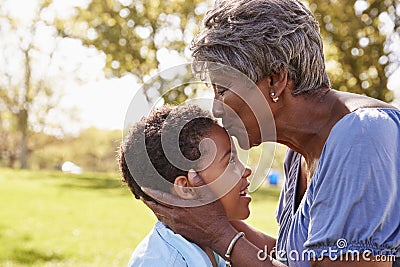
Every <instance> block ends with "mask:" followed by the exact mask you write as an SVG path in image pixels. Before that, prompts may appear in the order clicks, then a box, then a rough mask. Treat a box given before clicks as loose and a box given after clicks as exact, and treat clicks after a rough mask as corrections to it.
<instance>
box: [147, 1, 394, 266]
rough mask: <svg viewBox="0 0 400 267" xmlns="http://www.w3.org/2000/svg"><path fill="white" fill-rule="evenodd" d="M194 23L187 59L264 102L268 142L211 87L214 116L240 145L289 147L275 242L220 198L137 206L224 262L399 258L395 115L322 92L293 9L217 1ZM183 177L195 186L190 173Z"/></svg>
mask: <svg viewBox="0 0 400 267" xmlns="http://www.w3.org/2000/svg"><path fill="white" fill-rule="evenodd" d="M204 26H205V28H204V29H203V30H202V32H201V33H200V34H199V35H198V36H197V38H196V39H195V40H194V42H193V45H192V51H193V57H194V60H195V61H196V62H200V61H208V62H216V63H221V64H224V65H227V66H230V67H232V68H234V69H237V70H239V71H240V72H242V73H244V74H245V75H246V76H247V77H249V78H250V79H251V80H252V81H253V82H254V83H255V84H256V85H257V87H258V89H259V91H260V92H261V93H262V95H263V97H264V98H265V101H266V103H267V104H268V105H269V108H270V110H271V112H272V115H273V118H274V120H275V127H276V140H268V139H263V138H262V135H261V134H260V129H259V128H260V127H259V125H258V123H257V121H256V120H255V116H254V114H253V113H252V111H253V108H254V107H249V106H248V105H247V104H246V102H245V101H244V100H243V99H242V98H241V97H240V96H239V95H238V94H237V93H235V92H234V91H232V90H230V88H227V87H222V86H214V93H215V99H216V101H215V104H214V107H213V112H214V114H215V116H217V117H221V118H222V120H223V123H224V125H225V126H227V128H228V131H229V132H230V133H232V134H233V135H237V137H238V139H239V143H243V144H244V143H246V142H247V143H248V144H249V145H250V146H257V145H259V144H260V143H262V142H267V141H277V142H279V143H281V144H284V145H286V146H288V147H289V150H288V152H287V156H286V160H285V166H284V168H285V175H286V180H285V184H284V186H283V189H282V193H281V197H280V200H279V206H278V209H277V214H276V218H277V221H278V223H279V226H280V229H279V233H278V237H277V239H275V238H273V237H270V236H267V235H265V234H263V233H261V232H258V231H257V230H255V229H253V228H251V227H250V226H248V225H246V224H245V223H244V222H235V223H229V222H228V220H227V218H226V216H225V214H224V211H223V209H222V207H221V204H220V203H219V201H215V202H212V203H209V204H207V206H208V207H201V206H200V207H197V208H195V209H188V208H183V207H170V206H165V205H162V204H159V203H155V202H146V204H147V205H148V206H149V207H150V208H151V209H152V210H153V211H154V212H155V213H156V215H157V216H158V218H159V219H160V220H162V221H164V222H168V225H170V226H171V227H172V228H173V229H174V230H175V232H178V233H180V234H182V235H183V236H185V237H187V238H188V239H189V240H193V241H195V242H196V243H199V244H204V245H207V246H209V247H211V248H213V249H214V250H215V251H216V252H217V253H218V254H220V255H225V258H227V259H228V260H230V261H231V262H232V263H233V265H234V266H285V265H289V266H298V267H306V266H329V267H332V266H377V267H378V266H379V267H380V266H382V267H383V266H392V264H393V266H394V265H395V264H396V263H393V260H394V257H393V256H397V257H399V256H400V158H399V152H398V151H400V111H399V110H397V109H395V108H394V107H392V106H390V105H388V104H386V103H383V102H381V101H378V100H375V99H371V98H368V97H365V96H359V95H354V94H350V93H344V92H339V91H336V90H334V89H332V88H330V81H329V78H328V75H327V73H326V70H325V62H324V61H325V60H324V55H323V47H322V40H321V36H320V33H319V26H318V23H317V22H316V20H315V17H314V16H313V15H312V13H311V12H310V11H309V10H308V9H307V8H306V7H305V6H304V5H303V4H302V3H301V2H299V1H294V0H230V1H228V0H222V1H217V2H216V4H215V6H214V7H213V9H212V10H210V11H209V12H208V13H207V15H206V17H205V19H204ZM242 90H244V91H246V90H248V92H244V94H248V95H249V94H252V93H253V92H252V91H251V90H254V89H246V88H242ZM227 107H229V108H230V109H231V110H232V111H234V112H235V113H236V114H237V115H238V116H239V117H240V119H241V121H242V123H243V124H244V127H245V128H246V131H247V132H248V133H249V134H248V137H247V140H241V138H243V137H241V136H240V134H238V133H237V132H238V131H236V132H235V125H236V122H235V121H232V119H231V118H229V117H228V116H227V114H228V113H229V112H228V111H227ZM191 179H192V184H194V185H201V184H202V181H201V177H199V176H195V177H193V178H191ZM150 193H151V194H153V195H156V196H157V192H150ZM158 197H159V198H163V200H168V201H171V199H172V198H173V197H172V196H169V195H161V194H159V195H158ZM201 197H205V195H204V192H203V193H201V194H199V198H201ZM210 206H212V208H213V210H214V212H213V214H210V213H209V210H210ZM202 211H203V212H202ZM271 216H272V215H271ZM240 232H244V233H245V236H243V235H242V234H240ZM264 248H268V249H267V251H261V250H260V249H262V250H264ZM261 252H263V253H264V254H265V253H266V254H271V255H275V256H274V257H275V258H273V257H262V254H263V253H261ZM273 252H275V253H273ZM390 255H392V257H390ZM397 264H398V261H397Z"/></svg>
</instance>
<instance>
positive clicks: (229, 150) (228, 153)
mask: <svg viewBox="0 0 400 267" xmlns="http://www.w3.org/2000/svg"><path fill="white" fill-rule="evenodd" d="M231 153H232V150H231V149H228V151H226V152H225V154H224V155H223V156H222V157H221V159H220V160H219V161H222V160H223V159H224V158H225V157H226V156H228V155H230V154H231Z"/></svg>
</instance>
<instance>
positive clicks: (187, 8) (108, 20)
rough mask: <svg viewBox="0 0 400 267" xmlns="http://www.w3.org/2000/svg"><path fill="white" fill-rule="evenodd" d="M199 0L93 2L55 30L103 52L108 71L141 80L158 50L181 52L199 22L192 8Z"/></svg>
mask: <svg viewBox="0 0 400 267" xmlns="http://www.w3.org/2000/svg"><path fill="white" fill-rule="evenodd" d="M199 3H202V1H199V0H195V1H183V0H167V1H159V0H156V1H154V0H151V1H150V0H141V1H132V0H108V1H103V0H92V1H91V2H90V4H89V5H88V7H85V8H79V10H78V15H77V16H76V17H75V18H74V19H73V20H70V21H69V22H65V21H62V22H60V24H59V28H60V29H61V30H62V32H63V33H64V34H65V35H69V36H76V37H79V38H82V39H83V40H84V42H85V43H86V44H88V45H94V46H95V47H96V48H97V49H99V50H101V51H104V53H105V54H106V55H107V66H106V73H107V74H113V75H116V76H121V75H123V74H124V73H125V72H132V73H133V74H136V75H138V76H139V77H140V78H141V77H142V76H144V75H147V74H149V73H150V71H151V70H153V69H157V67H158V59H157V55H156V54H157V50H158V49H161V48H163V47H164V48H168V49H173V50H176V51H179V52H180V53H183V51H184V48H185V47H186V46H187V45H188V43H189V42H190V37H191V36H192V34H193V31H194V30H195V29H193V27H195V26H196V25H197V23H198V21H199V20H200V16H199V15H197V14H196V12H195V10H196V7H197V6H198V5H199Z"/></svg>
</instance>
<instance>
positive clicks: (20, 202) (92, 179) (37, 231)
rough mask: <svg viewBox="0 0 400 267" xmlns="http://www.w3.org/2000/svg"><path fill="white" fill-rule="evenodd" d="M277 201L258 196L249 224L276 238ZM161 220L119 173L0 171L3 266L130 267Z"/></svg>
mask: <svg viewBox="0 0 400 267" xmlns="http://www.w3.org/2000/svg"><path fill="white" fill-rule="evenodd" d="M278 195H279V189H278V188H272V187H268V188H263V189H260V190H258V191H257V192H256V193H255V194H253V201H252V204H251V207H252V215H251V217H250V218H249V219H248V222H249V223H250V224H252V225H253V226H255V227H257V228H259V229H261V230H263V231H264V232H267V233H269V234H271V235H274V236H276V232H277V225H276V223H275V219H274V210H275V206H276V202H277V198H278ZM155 220H156V219H155V216H154V215H153V214H152V213H151V211H150V210H148V208H147V207H146V206H145V205H144V204H142V203H141V202H140V201H138V200H136V199H134V197H133V196H132V195H131V193H130V191H129V190H128V189H127V188H126V187H125V186H124V185H123V184H121V182H120V181H119V178H118V174H117V173H112V174H104V173H84V174H81V175H72V174H64V173H61V172H58V171H19V170H10V169H0V266H126V264H127V262H128V259H129V256H130V254H131V252H132V251H133V249H134V248H135V246H136V245H137V244H138V242H140V240H141V239H142V238H143V237H144V236H145V235H146V234H147V232H148V231H149V230H150V229H151V228H152V227H153V225H154V222H155Z"/></svg>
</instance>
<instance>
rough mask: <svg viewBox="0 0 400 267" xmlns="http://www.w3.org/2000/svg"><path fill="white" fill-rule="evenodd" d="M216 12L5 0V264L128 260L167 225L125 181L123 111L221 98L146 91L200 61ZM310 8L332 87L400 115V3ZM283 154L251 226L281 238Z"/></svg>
mask: <svg viewBox="0 0 400 267" xmlns="http://www.w3.org/2000/svg"><path fill="white" fill-rule="evenodd" d="M212 3H213V1H201V0H193V1H183V0H164V1H159V0H136V1H133V0H53V1H50V0H45V1H41V0H23V1H22V0H0V266H94V265H96V266H121V265H126V264H127V261H128V259H129V256H130V253H131V252H132V250H133V249H134V248H135V246H136V245H137V243H138V242H139V241H140V240H141V239H142V238H143V237H144V236H145V235H146V234H147V232H148V231H149V229H151V228H152V224H153V222H155V218H154V216H153V215H152V214H151V212H150V211H148V210H147V209H146V208H145V206H144V205H143V204H142V203H140V201H136V200H135V199H134V198H133V197H132V196H131V194H130V192H129V191H128V190H127V189H126V188H125V186H124V185H123V184H121V183H120V182H119V173H118V168H117V164H116V160H115V156H116V151H117V148H118V145H119V143H120V142H121V139H122V130H123V127H124V120H125V114H126V111H127V110H128V106H129V104H130V102H131V100H132V98H133V96H138V95H139V97H141V98H142V99H143V103H148V104H149V105H151V103H154V101H155V100H156V99H158V98H160V97H162V99H163V102H164V103H173V104H178V103H182V102H184V101H185V100H187V99H188V98H191V97H195V96H201V95H207V94H208V95H209V94H210V92H204V91H201V90H197V89H196V88H195V87H190V88H176V89H174V90H171V91H169V92H167V93H166V92H165V91H163V90H164V89H163V88H164V87H163V86H158V87H151V88H150V87H149V88H148V87H146V81H148V80H149V79H150V78H151V77H153V76H154V75H156V74H157V73H159V72H160V71H162V70H165V69H167V68H169V67H172V66H175V65H178V64H183V63H187V62H189V61H190V51H189V49H188V47H189V45H190V42H191V40H192V38H193V36H194V35H195V34H196V32H198V31H199V27H200V25H201V19H202V17H203V16H204V14H205V12H206V11H207V9H208V8H209V7H210V6H211V5H212ZM305 3H306V4H307V5H308V6H309V8H310V9H311V10H312V11H313V12H314V14H315V15H316V17H317V19H318V21H319V23H320V27H321V32H322V35H323V39H324V45H325V47H324V49H325V54H326V59H327V68H328V72H329V75H330V78H331V80H332V85H333V88H335V89H338V90H341V91H348V92H354V93H358V94H364V95H368V96H371V97H374V98H377V99H381V100H383V101H385V102H389V103H392V104H393V105H395V106H397V107H399V106H400V1H399V0H384V1H383V0H357V1H355V0H349V1H336V0H329V1H326V0H313V1H312V0H309V1H306V2H305ZM166 79H167V78H166ZM167 80H168V79H167ZM166 82H169V81H166ZM181 82H182V81H181ZM134 108H136V107H134ZM142 109H143V108H142V107H139V106H138V107H137V112H138V114H145V111H143V110H142ZM285 150H286V148H285V147H283V146H278V147H277V148H276V150H275V157H274V161H273V162H272V169H273V171H271V172H270V173H265V175H268V178H269V179H267V180H266V183H265V185H264V186H262V187H261V188H260V189H259V190H257V192H255V193H254V200H253V202H252V215H251V217H250V219H249V223H251V224H252V225H254V226H256V227H258V228H260V229H261V230H263V231H265V232H267V233H269V234H271V235H276V231H277V225H276V223H275V220H274V216H273V215H274V209H275V205H276V201H277V198H278V196H279V185H280V184H281V181H282V173H283V171H282V162H283V158H284V155H285ZM255 155H257V148H256V149H255ZM250 162H251V160H250ZM254 162H256V160H254Z"/></svg>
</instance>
